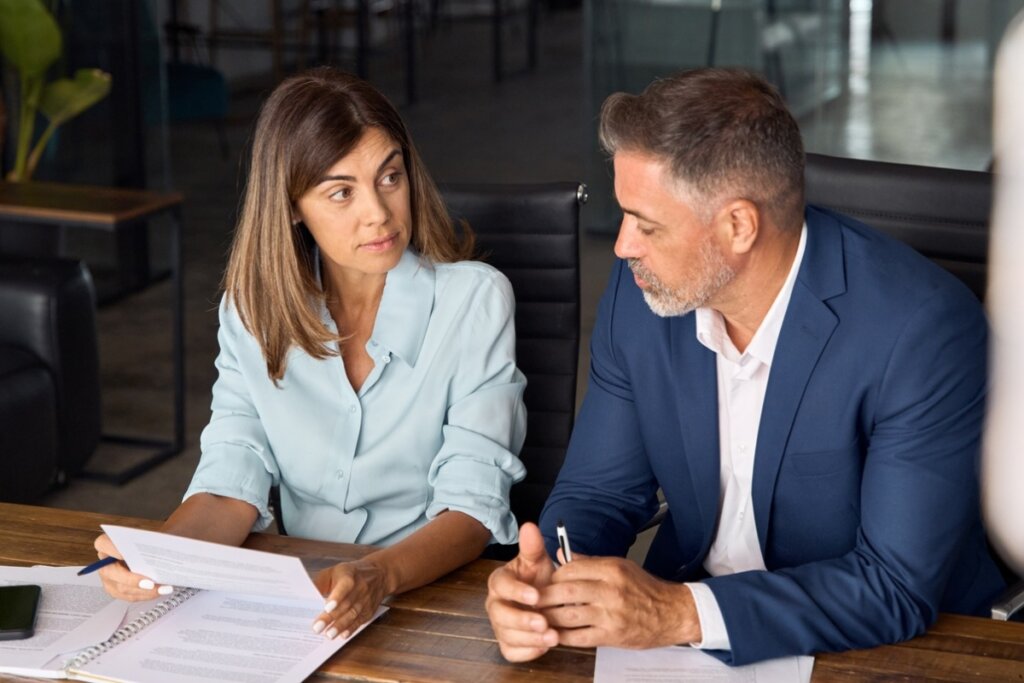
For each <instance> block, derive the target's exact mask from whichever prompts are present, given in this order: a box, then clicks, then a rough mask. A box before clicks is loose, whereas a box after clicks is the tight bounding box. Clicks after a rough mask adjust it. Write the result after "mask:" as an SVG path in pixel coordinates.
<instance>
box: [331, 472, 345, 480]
mask: <svg viewBox="0 0 1024 683" xmlns="http://www.w3.org/2000/svg"><path fill="white" fill-rule="evenodd" d="M334 476H335V477H337V478H338V479H344V478H345V472H344V471H342V470H338V471H337V472H335V473H334Z"/></svg>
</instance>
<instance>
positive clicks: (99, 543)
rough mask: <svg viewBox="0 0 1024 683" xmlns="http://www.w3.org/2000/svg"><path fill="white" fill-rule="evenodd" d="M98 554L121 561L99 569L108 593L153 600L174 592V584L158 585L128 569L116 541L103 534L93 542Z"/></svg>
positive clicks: (133, 599)
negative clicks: (115, 544) (115, 543)
mask: <svg viewBox="0 0 1024 683" xmlns="http://www.w3.org/2000/svg"><path fill="white" fill-rule="evenodd" d="M93 546H94V547H95V548H96V554H97V555H98V556H99V558H100V559H101V560H102V559H103V558H104V557H116V558H117V559H118V560H120V561H119V562H115V563H114V564H108V565H107V566H106V567H103V568H102V569H100V570H99V572H98V574H99V575H100V580H101V581H102V582H103V588H104V589H106V591H107V593H109V594H110V595H112V596H113V597H115V598H118V599H120V600H132V601H138V600H152V599H153V598H158V597H160V596H162V595H170V594H171V593H173V592H174V586H157V585H156V584H154V583H153V581H151V580H150V579H149V578H147V577H145V576H142V575H141V574H135V573H133V572H131V571H129V570H128V566H127V565H126V564H125V563H124V558H122V557H121V553H119V552H117V548H116V547H115V546H114V543H113V542H112V541H111V540H110V538H108V537H107V535H106V534H102V535H100V536H99V537H97V539H96V540H95V541H94V542H93Z"/></svg>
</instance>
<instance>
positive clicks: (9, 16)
mask: <svg viewBox="0 0 1024 683" xmlns="http://www.w3.org/2000/svg"><path fill="white" fill-rule="evenodd" d="M61 49H62V45H61V36H60V28H59V27H58V26H57V22H56V21H54V19H53V16H52V15H51V14H50V13H49V12H48V11H47V9H46V7H45V6H44V5H43V3H42V0H0V52H3V55H4V57H6V58H7V60H8V61H9V62H11V64H13V65H14V66H15V68H17V69H18V71H20V72H21V74H20V75H21V77H22V78H24V77H26V76H41V75H42V74H43V73H44V72H45V71H46V70H47V69H48V68H50V65H51V64H53V62H54V61H55V60H56V59H57V57H59V56H60V53H61Z"/></svg>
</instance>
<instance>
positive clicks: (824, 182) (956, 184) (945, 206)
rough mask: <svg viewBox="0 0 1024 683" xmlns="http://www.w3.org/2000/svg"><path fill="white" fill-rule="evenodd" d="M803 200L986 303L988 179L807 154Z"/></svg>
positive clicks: (988, 176)
mask: <svg viewBox="0 0 1024 683" xmlns="http://www.w3.org/2000/svg"><path fill="white" fill-rule="evenodd" d="M805 188H806V201H807V203H808V204H817V205H819V206H824V207H826V208H829V209H833V210H835V211H838V212H839V213H843V214H846V215H847V216H850V217H852V218H856V219H857V220H859V221H863V222H864V223H867V224H868V225H870V226H872V227H874V228H876V229H878V230H881V231H882V232H884V233H887V234H889V235H891V236H892V237H895V238H896V239H898V240H900V241H901V242H905V243H906V244H908V245H910V246H911V247H913V248H914V249H916V250H917V251H919V252H921V253H922V254H924V255H925V256H927V257H928V258H930V259H932V260H933V261H935V262H936V263H938V264H939V265H940V266H942V267H943V268H945V269H946V270H948V271H950V272H951V273H953V274H954V275H956V276H957V277H958V278H960V279H961V280H962V281H963V282H964V283H965V284H966V285H967V286H968V287H970V288H971V291H973V292H974V293H975V294H976V295H977V296H978V298H979V299H981V300H984V298H985V280H986V276H987V264H988V223H989V213H990V212H991V210H992V174H991V173H988V172H985V171H962V170H954V169H947V168H931V167H927V166H912V165H909V164H892V163H887V162H882V161H864V160H861V159H844V158H839V157H830V156H825V155H822V154H808V155H807V169H806V182H805Z"/></svg>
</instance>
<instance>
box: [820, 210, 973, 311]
mask: <svg viewBox="0 0 1024 683" xmlns="http://www.w3.org/2000/svg"><path fill="white" fill-rule="evenodd" d="M807 219H808V230H810V231H815V230H816V231H819V232H824V231H832V232H833V233H834V234H836V235H838V236H839V240H840V243H841V248H842V254H843V261H842V262H843V268H844V276H845V285H846V294H847V295H848V296H849V297H850V298H851V299H852V300H853V301H857V300H861V299H863V300H864V301H865V302H869V304H870V305H872V306H875V307H877V308H875V312H876V313H877V314H883V313H885V312H886V311H891V312H893V313H897V312H899V311H904V312H905V311H909V310H913V309H916V308H917V307H919V306H921V305H922V304H923V303H924V302H925V301H928V300H931V299H934V298H941V299H944V300H947V301H948V302H949V304H950V305H956V306H958V307H960V306H962V307H967V308H978V309H980V302H979V301H978V300H977V298H976V297H975V296H974V295H973V293H971V291H970V290H969V289H968V288H967V286H966V285H965V284H963V283H962V282H961V281H960V280H959V279H958V278H956V276H954V275H953V274H951V273H950V272H948V271H947V270H945V269H944V268H942V267H941V266H939V265H937V264H936V263H934V262H933V261H931V260H930V259H928V258H927V257H925V256H924V255H922V254H921V253H920V252H918V251H916V250H915V249H914V248H912V247H910V246H909V245H907V244H905V243H903V242H901V241H899V240H897V239H896V238H894V237H892V236H890V235H887V234H885V233H883V232H881V231H880V230H877V229H876V228H873V227H871V226H869V225H867V224H865V223H862V222H861V221H858V220H856V219H854V218H851V217H849V216H846V215H844V214H841V213H837V212H834V211H830V210H827V209H822V208H820V207H814V206H809V207H808V212H807Z"/></svg>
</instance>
